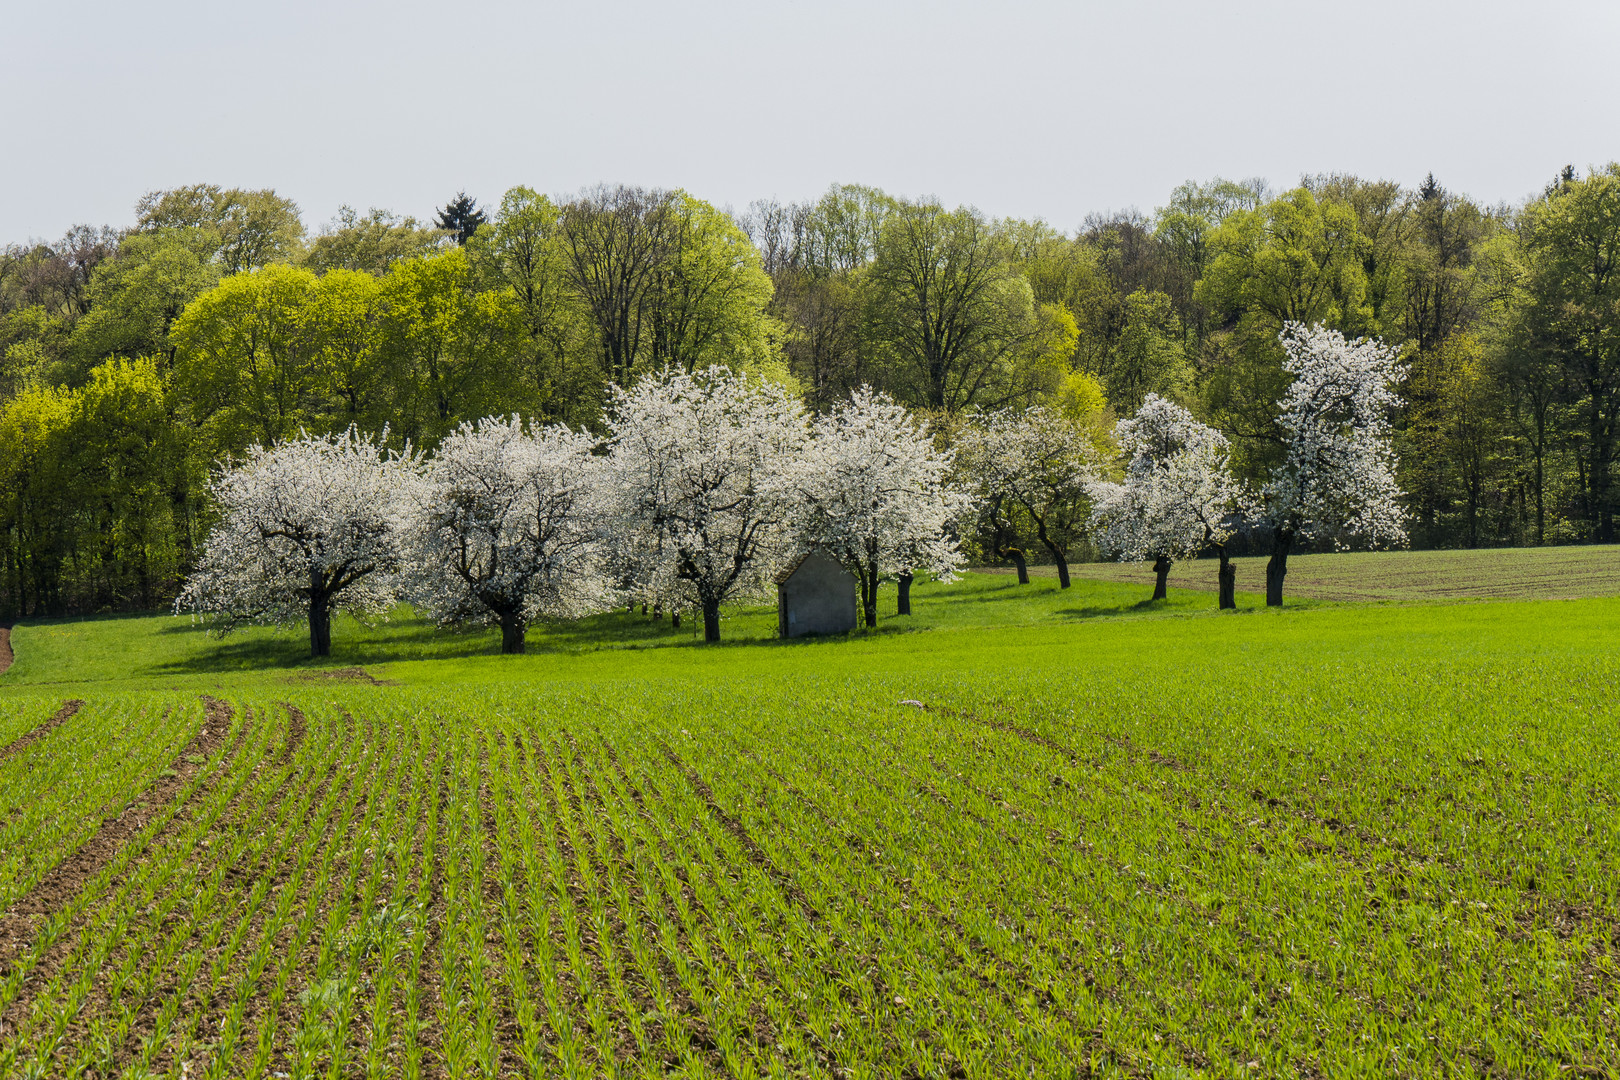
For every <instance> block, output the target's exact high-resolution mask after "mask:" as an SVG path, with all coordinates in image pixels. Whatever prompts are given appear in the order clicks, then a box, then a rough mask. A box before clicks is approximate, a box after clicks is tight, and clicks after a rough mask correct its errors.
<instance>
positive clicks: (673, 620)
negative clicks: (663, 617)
mask: <svg viewBox="0 0 1620 1080" xmlns="http://www.w3.org/2000/svg"><path fill="white" fill-rule="evenodd" d="M669 625H670V628H671V629H674V630H679V629H680V628H681V609H680V608H670V609H669Z"/></svg>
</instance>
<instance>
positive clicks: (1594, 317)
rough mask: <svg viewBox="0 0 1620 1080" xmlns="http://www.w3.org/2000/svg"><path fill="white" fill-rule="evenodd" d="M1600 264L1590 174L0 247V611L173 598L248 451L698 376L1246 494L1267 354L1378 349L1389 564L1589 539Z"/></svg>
mask: <svg viewBox="0 0 1620 1080" xmlns="http://www.w3.org/2000/svg"><path fill="white" fill-rule="evenodd" d="M1617 255H1620V166H1617V165H1614V164H1611V165H1608V166H1606V167H1604V168H1601V169H1596V170H1593V171H1592V172H1591V173H1590V175H1587V176H1584V177H1583V176H1580V175H1579V174H1577V173H1576V172H1575V170H1573V169H1571V168H1565V169H1564V170H1563V171H1562V172H1561V173H1560V174H1559V175H1558V176H1556V177H1555V178H1554V179H1553V181H1552V182H1551V183H1549V185H1548V186H1547V188H1546V190H1545V191H1544V192H1543V193H1541V194H1540V195H1539V196H1537V197H1536V198H1534V199H1531V200H1529V201H1528V202H1526V203H1525V204H1524V205H1522V206H1516V207H1509V206H1496V207H1486V206H1481V205H1478V204H1476V203H1475V202H1473V201H1471V200H1469V199H1468V198H1467V197H1465V196H1463V195H1460V194H1457V193H1454V192H1451V191H1448V190H1447V189H1445V188H1444V187H1442V186H1441V185H1440V184H1438V183H1436V182H1435V181H1434V179H1433V178H1432V177H1431V178H1429V179H1428V180H1426V181H1425V182H1424V183H1423V184H1422V185H1420V186H1419V187H1418V188H1417V189H1415V190H1411V189H1404V188H1402V187H1401V186H1400V185H1398V184H1395V183H1392V182H1387V181H1377V182H1373V181H1365V180H1361V179H1359V178H1356V177H1353V176H1345V175H1334V176H1319V177H1311V178H1307V179H1305V180H1304V181H1303V182H1302V183H1301V184H1299V185H1298V186H1297V187H1295V188H1292V189H1290V190H1273V189H1272V188H1270V187H1268V186H1267V185H1266V184H1265V183H1263V182H1260V181H1253V180H1251V181H1243V182H1232V181H1226V180H1215V181H1212V182H1209V183H1204V184H1198V183H1188V184H1185V185H1183V186H1181V187H1179V188H1177V189H1176V190H1175V191H1173V192H1172V193H1170V196H1169V198H1168V200H1167V201H1166V203H1165V205H1163V206H1161V207H1159V208H1157V209H1156V210H1154V211H1153V212H1152V213H1151V214H1148V213H1141V212H1137V211H1129V212H1124V213H1116V214H1109V215H1094V216H1092V217H1089V218H1087V220H1086V221H1085V222H1083V223H1082V224H1081V226H1080V227H1079V228H1078V229H1077V230H1075V231H1073V232H1064V231H1062V230H1059V229H1057V228H1054V227H1052V226H1050V225H1048V224H1046V223H1044V222H1042V221H1038V220H1036V221H1023V220H1010V219H992V218H989V217H987V216H985V215H984V214H982V213H980V212H978V211H977V210H975V209H973V208H971V207H957V208H955V209H951V208H948V207H946V206H944V205H942V204H941V203H939V202H938V201H936V200H930V199H917V200H913V199H903V198H896V197H893V196H890V195H888V194H886V193H884V192H882V191H880V190H877V189H875V188H870V187H862V186H856V185H840V186H834V187H833V188H831V189H830V190H829V191H828V192H827V193H826V194H825V195H824V196H822V197H821V198H820V199H818V200H815V201H814V202H809V203H794V204H781V203H777V202H774V201H762V202H757V203H754V204H753V205H751V206H749V207H748V208H747V209H746V210H745V211H743V212H740V213H732V212H729V211H727V210H724V209H721V208H717V207H715V206H713V205H711V204H710V203H707V202H705V201H703V200H702V199H699V198H696V197H695V196H693V195H691V194H689V193H686V192H683V191H658V190H644V189H638V188H631V187H625V186H602V187H598V188H594V189H590V190H587V191H584V192H581V193H579V194H578V195H576V196H573V197H571V198H566V199H553V198H550V197H548V196H546V195H544V194H541V193H539V192H536V191H533V190H530V189H527V188H516V189H513V190H512V191H509V192H507V193H506V195H505V196H504V197H503V198H502V199H501V200H500V202H499V204H498V205H491V206H489V207H485V208H481V207H479V206H478V205H477V204H475V203H474V202H473V201H472V200H470V199H468V198H466V197H465V196H458V197H457V198H456V199H455V200H453V201H452V202H451V203H449V204H448V205H447V206H446V207H444V208H443V210H442V211H441V212H440V213H439V214H438V215H437V216H436V218H435V219H434V220H432V221H418V220H416V219H413V218H410V217H404V216H399V215H395V214H392V213H389V212H387V211H381V210H371V211H369V212H367V213H365V214H360V213H358V212H357V211H354V210H352V209H348V208H345V209H344V210H343V211H341V212H340V214H339V215H338V217H337V218H336V219H335V220H334V221H332V222H330V223H328V224H327V225H326V226H325V227H324V228H322V229H321V230H320V231H319V232H317V233H314V234H311V233H309V232H308V230H307V229H306V227H305V225H304V223H303V221H302V218H301V215H300V212H299V208H298V207H297V205H296V204H295V203H293V202H292V201H291V200H289V199H287V198H285V197H283V196H281V195H278V194H277V193H276V192H273V191H246V190H235V189H222V188H219V187H217V186H213V185H195V186H192V187H186V188H179V189H174V190H171V191H161V192H154V193H152V194H149V195H147V196H146V197H144V198H143V199H142V200H141V201H140V203H139V204H138V205H137V207H136V221H135V224H134V225H132V226H130V227H128V228H125V229H113V228H105V227H103V228H90V227H77V228H74V229H72V230H70V231H69V232H68V233H67V235H66V236H64V237H63V238H62V239H61V240H60V241H58V242H55V243H25V244H13V245H10V246H8V247H6V248H5V249H4V250H3V251H0V617H6V616H16V615H19V614H43V613H56V612H65V611H71V610H81V611H89V610H109V609H119V608H144V607H153V606H156V605H158V604H161V603H164V602H166V601H167V600H169V599H171V598H172V597H173V595H174V594H175V592H176V591H177V589H178V587H179V582H180V580H181V579H182V578H183V576H184V575H185V574H186V573H187V572H188V570H189V569H190V568H191V567H192V566H193V565H195V562H196V558H197V549H198V545H199V544H200V542H201V539H202V537H203V536H204V535H206V531H207V526H208V524H209V521H210V513H211V511H210V508H209V507H208V506H207V504H206V491H207V481H208V477H209V474H210V470H211V469H212V468H213V467H214V466H215V465H216V463H217V462H219V461H221V460H222V459H224V458H226V457H229V456H232V455H239V454H241V453H242V452H243V451H244V450H245V449H246V448H247V447H249V446H251V445H253V444H255V443H262V444H265V445H268V444H269V443H271V442H273V441H274V440H277V439H280V438H286V437H289V436H293V435H296V434H297V433H298V432H299V431H301V430H305V431H309V432H311V433H321V432H328V431H336V430H342V429H345V428H347V427H349V426H350V425H351V424H352V425H356V426H358V427H359V428H360V429H362V430H366V431H381V430H382V429H384V428H386V429H387V431H388V438H389V440H390V441H391V442H392V443H393V444H395V445H403V444H404V443H405V442H406V441H409V442H410V443H412V444H413V445H415V446H418V447H422V448H431V447H433V446H434V445H436V444H437V442H438V441H439V440H441V439H443V438H444V437H445V436H446V435H447V434H449V433H450V432H451V431H453V430H454V429H455V428H456V426H457V425H458V424H460V423H461V422H462V421H463V420H467V419H471V418H476V417H484V416H491V415H504V414H510V413H520V414H522V415H524V416H528V417H531V418H533V419H535V420H538V421H544V422H561V423H566V424H570V425H573V426H575V427H585V428H589V429H591V430H600V427H601V424H602V420H603V410H604V405H605V403H606V401H607V400H608V388H609V387H610V385H613V384H618V385H625V386H627V385H629V384H630V382H632V381H633V380H634V379H635V378H636V377H638V376H639V375H642V374H645V373H648V372H654V371H659V370H663V369H666V368H667V369H673V370H678V371H686V372H693V371H697V370H699V369H702V368H706V367H709V366H712V365H716V364H722V363H723V364H725V365H727V366H729V367H731V368H732V369H734V370H738V371H744V372H749V373H752V374H753V375H754V376H756V377H759V378H763V379H767V380H770V381H773V382H776V383H779V384H782V385H784V386H786V387H788V388H789V389H790V390H791V392H793V393H794V394H797V395H800V396H801V397H802V399H803V400H804V401H805V403H806V404H807V405H808V406H809V407H810V408H811V409H813V410H817V411H825V410H826V409H828V408H830V407H831V406H832V405H833V404H834V403H835V402H838V401H842V400H845V399H846V398H847V397H848V396H849V394H850V393H851V391H853V390H854V389H856V388H858V387H860V386H863V385H866V386H871V387H874V388H876V389H878V390H882V391H884V392H886V393H888V394H890V395H891V396H893V397H894V399H895V400H897V401H899V402H901V403H903V404H905V405H907V406H909V407H910V408H912V409H914V410H918V411H922V412H926V413H928V414H929V415H930V416H931V417H933V418H934V419H935V421H936V430H938V431H939V432H941V437H942V438H948V433H949V432H950V431H951V430H952V429H953V426H954V425H953V418H957V417H960V416H962V415H963V414H965V413H968V412H970V411H972V410H991V409H996V408H1002V407H1007V406H1026V405H1031V404H1047V405H1050V406H1052V407H1053V408H1054V409H1056V410H1058V411H1060V412H1063V413H1065V414H1067V415H1071V416H1077V417H1078V416H1082V415H1084V416H1087V417H1090V422H1092V423H1093V426H1094V427H1095V428H1096V429H1098V430H1106V429H1107V426H1108V425H1107V423H1106V421H1109V420H1111V419H1112V418H1114V417H1115V416H1118V417H1124V416H1129V415H1131V414H1132V413H1134V412H1135V411H1136V409H1137V408H1138V407H1139V406H1140V405H1141V404H1142V402H1143V400H1144V399H1145V398H1146V396H1147V395H1149V394H1157V395H1159V396H1160V397H1161V398H1164V399H1167V400H1170V401H1174V402H1177V403H1179V404H1180V405H1182V406H1185V407H1186V408H1187V409H1188V410H1190V411H1191V412H1192V413H1193V414H1194V415H1195V416H1197V417H1198V418H1199V419H1201V420H1202V421H1205V422H1207V423H1209V424H1210V425H1212V426H1213V427H1215V428H1216V429H1218V430H1219V431H1221V432H1222V433H1224V435H1225V436H1226V437H1228V438H1229V439H1230V440H1231V443H1232V447H1233V449H1232V460H1233V464H1234V467H1235V469H1236V471H1237V473H1238V475H1239V477H1240V478H1242V479H1247V480H1258V479H1260V478H1262V477H1263V476H1265V475H1266V473H1267V471H1268V470H1269V469H1270V468H1271V467H1272V466H1273V465H1274V464H1275V463H1276V461H1277V460H1278V458H1279V454H1280V452H1281V447H1282V445H1283V442H1282V439H1281V437H1280V434H1279V431H1278V429H1277V416H1278V412H1277V410H1278V404H1277V403H1278V402H1279V401H1280V400H1281V399H1282V397H1283V395H1284V393H1285V392H1286V390H1287V387H1288V383H1289V379H1290V378H1291V376H1289V375H1288V374H1287V372H1286V371H1285V369H1284V367H1283V360H1284V355H1283V351H1282V347H1281V345H1280V344H1279V332H1280V331H1281V329H1282V327H1283V326H1284V324H1286V323H1290V322H1297V323H1302V324H1321V325H1323V326H1325V327H1328V328H1331V329H1335V330H1339V331H1342V332H1343V333H1345V334H1346V335H1350V336H1353V337H1362V336H1366V337H1379V338H1382V339H1383V340H1384V341H1386V342H1389V343H1392V344H1398V345H1400V346H1401V347H1402V348H1403V360H1404V363H1405V369H1406V371H1407V380H1406V384H1405V385H1404V386H1403V387H1402V398H1403V401H1402V405H1401V406H1400V408H1399V410H1398V414H1397V415H1396V416H1394V417H1393V418H1392V420H1393V428H1394V433H1395V445H1396V447H1397V450H1398V453H1399V480H1400V485H1401V488H1402V490H1403V491H1404V492H1405V498H1406V501H1407V505H1406V507H1405V510H1406V513H1407V516H1408V523H1409V525H1408V531H1409V533H1410V536H1411V541H1412V543H1413V545H1414V546H1420V547H1460V546H1484V545H1505V544H1540V543H1571V542H1610V541H1613V540H1614V539H1615V537H1614V511H1615V502H1616V496H1615V493H1614V480H1615V476H1614V473H1615V463H1614V458H1615V449H1616V448H1615V435H1616V421H1617V419H1620V276H1617V275H1616V273H1615V260H1616V256H1617ZM1004 541H1005V538H997V539H996V540H995V541H994V546H1000V545H1001V544H1002V543H1003V542H1004ZM970 546H971V543H970ZM992 546H993V545H992V544H991V543H989V542H986V543H981V544H980V545H979V547H978V549H977V551H978V554H979V555H981V556H985V555H989V554H990V548H991V547H992ZM992 557H993V556H992Z"/></svg>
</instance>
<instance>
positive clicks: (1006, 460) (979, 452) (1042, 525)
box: [958, 405, 1098, 589]
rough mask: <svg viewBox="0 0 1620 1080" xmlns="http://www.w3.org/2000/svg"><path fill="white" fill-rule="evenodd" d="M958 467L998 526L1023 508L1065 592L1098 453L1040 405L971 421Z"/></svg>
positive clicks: (1083, 526)
mask: <svg viewBox="0 0 1620 1080" xmlns="http://www.w3.org/2000/svg"><path fill="white" fill-rule="evenodd" d="M958 445H959V447H960V449H961V457H962V465H963V469H964V471H965V472H966V474H967V475H968V476H969V477H971V479H972V480H973V482H974V484H975V486H976V489H977V490H976V494H977V495H978V497H979V499H980V500H981V502H982V503H983V504H984V505H986V506H988V507H989V508H990V512H991V515H992V516H993V517H995V518H997V521H998V524H1001V525H1003V526H1007V525H1010V524H1011V520H1012V511H1014V510H1021V511H1022V512H1023V514H1024V515H1026V516H1027V517H1028V518H1029V521H1030V523H1031V524H1032V525H1033V526H1034V529H1035V536H1036V539H1037V540H1039V541H1040V542H1041V544H1042V546H1044V547H1045V548H1046V550H1047V552H1048V553H1049V554H1051V556H1052V560H1053V562H1054V563H1055V564H1056V565H1057V570H1058V582H1059V584H1060V585H1061V586H1062V587H1063V588H1065V589H1066V588H1068V587H1069V549H1070V547H1071V546H1072V545H1073V544H1074V543H1075V542H1076V541H1077V540H1079V539H1080V538H1081V537H1082V536H1084V535H1085V531H1086V523H1087V517H1088V515H1089V512H1090V506H1091V485H1092V482H1093V480H1094V479H1095V477H1096V469H1097V464H1098V461H1097V452H1096V450H1095V449H1094V448H1093V446H1092V444H1091V442H1090V440H1089V439H1088V438H1087V437H1086V434H1085V432H1084V431H1082V430H1081V429H1080V428H1079V427H1077V426H1076V425H1075V424H1073V423H1071V422H1070V421H1069V420H1067V419H1066V418H1065V417H1063V416H1062V415H1060V414H1058V413H1056V412H1054V411H1052V410H1051V409H1048V408H1046V407H1045V406H1042V405H1035V406H1031V407H1030V408H1027V409H1023V410H1013V409H1002V410H999V411H996V412H991V413H986V414H983V415H980V416H977V417H974V418H973V420H972V422H970V423H969V424H968V426H967V427H966V428H964V429H963V431H962V433H961V436H960V438H959V440H958Z"/></svg>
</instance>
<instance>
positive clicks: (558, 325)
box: [467, 187, 600, 422]
mask: <svg viewBox="0 0 1620 1080" xmlns="http://www.w3.org/2000/svg"><path fill="white" fill-rule="evenodd" d="M467 252H468V256H469V258H470V259H471V260H472V264H473V266H474V268H475V270H476V271H477V273H478V274H479V275H480V277H481V278H482V280H483V282H484V283H485V284H486V285H487V286H488V287H490V288H494V289H497V290H505V291H506V292H507V293H508V294H509V295H510V296H511V297H512V299H513V300H514V301H515V302H516V304H517V306H518V309H519V310H520V312H521V314H522V323H523V334H524V338H525V341H524V345H523V349H522V365H523V367H524V369H525V378H526V382H527V386H528V391H529V393H530V394H531V400H532V407H531V411H532V412H534V413H536V414H538V415H541V416H544V417H547V418H552V419H560V420H567V421H575V422H584V421H586V420H588V419H591V418H593V417H594V414H595V412H596V408H597V406H598V405H599V397H600V378H599V376H598V374H597V369H596V365H595V363H594V361H593V359H592V357H591V356H590V348H591V344H590V341H589V335H590V319H589V315H588V314H587V312H586V311H585V309H584V307H583V305H581V303H580V302H579V299H578V298H577V297H576V296H575V295H574V293H573V292H572V291H571V290H570V287H569V276H568V274H569V267H568V252H567V249H566V247H565V246H564V243H563V239H562V208H561V207H559V206H557V205H556V204H555V203H553V202H552V201H551V200H550V199H549V198H547V197H546V196H545V195H542V194H541V193H539V192H537V191H534V190H533V189H531V188H526V187H516V188H513V189H512V190H510V191H508V192H507V193H506V195H505V196H504V197H503V198H502V199H501V206H500V209H499V210H498V211H497V212H496V214H495V219H494V221H493V222H491V223H490V224H489V225H488V226H486V227H484V228H482V229H480V230H479V231H478V234H477V235H476V236H475V237H473V239H472V240H470V241H468V244H467Z"/></svg>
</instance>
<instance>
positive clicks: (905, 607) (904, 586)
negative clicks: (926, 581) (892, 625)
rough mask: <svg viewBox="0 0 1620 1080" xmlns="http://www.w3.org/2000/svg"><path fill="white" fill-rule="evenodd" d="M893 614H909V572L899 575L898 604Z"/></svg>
mask: <svg viewBox="0 0 1620 1080" xmlns="http://www.w3.org/2000/svg"><path fill="white" fill-rule="evenodd" d="M895 614H896V615H910V614H911V574H910V573H909V572H907V573H904V574H901V575H900V604H899V607H898V608H897V610H896V611H895Z"/></svg>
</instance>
